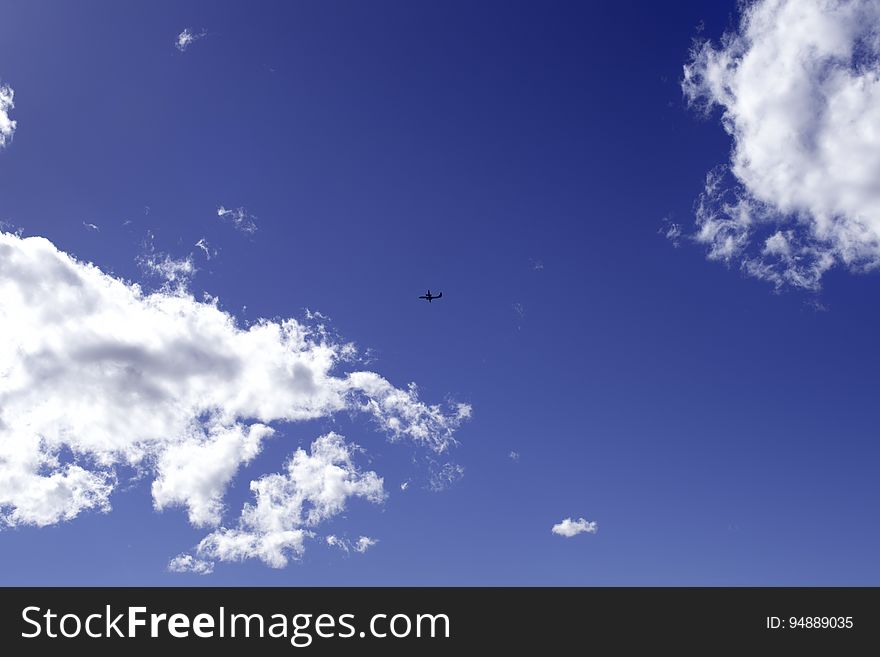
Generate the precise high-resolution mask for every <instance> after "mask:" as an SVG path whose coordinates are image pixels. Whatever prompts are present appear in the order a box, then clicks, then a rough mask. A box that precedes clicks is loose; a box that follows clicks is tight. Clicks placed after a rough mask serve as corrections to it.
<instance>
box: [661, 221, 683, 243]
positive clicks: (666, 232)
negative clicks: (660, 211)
mask: <svg viewBox="0 0 880 657" xmlns="http://www.w3.org/2000/svg"><path fill="white" fill-rule="evenodd" d="M661 221H662V225H661V226H660V228H659V229H658V230H657V234H658V235H662V236H663V237H665V238H666V239H668V240H669V241H670V242H672V246H674V247H675V248H676V249H677V248H678V247H679V246H681V235H682V228H681V224H677V223H675V222H674V221H672V220H671V219H669V218H668V217H664V218H663V219H662V220H661Z"/></svg>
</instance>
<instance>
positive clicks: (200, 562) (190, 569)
mask: <svg viewBox="0 0 880 657" xmlns="http://www.w3.org/2000/svg"><path fill="white" fill-rule="evenodd" d="M168 572H171V573H195V574H196V575H210V574H211V573H213V572H214V562H213V561H205V560H204V559H197V558H196V557H194V556H192V555H191V554H179V555H177V556H176V557H174V558H173V559H172V560H171V561H169V562H168Z"/></svg>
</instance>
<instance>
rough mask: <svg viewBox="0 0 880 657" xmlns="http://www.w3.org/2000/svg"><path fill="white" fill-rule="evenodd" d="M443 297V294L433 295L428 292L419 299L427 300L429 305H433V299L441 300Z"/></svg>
mask: <svg viewBox="0 0 880 657" xmlns="http://www.w3.org/2000/svg"><path fill="white" fill-rule="evenodd" d="M442 296H443V293H442V292H441V293H440V294H431V290H428V293H427V294H426V295H424V296H421V297H419V299H425V300H426V301H427V302H428V303H431V301H432V300H433V299H439V298H440V297H442Z"/></svg>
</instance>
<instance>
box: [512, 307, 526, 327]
mask: <svg viewBox="0 0 880 657" xmlns="http://www.w3.org/2000/svg"><path fill="white" fill-rule="evenodd" d="M512 307H513V312H515V313H516V320H517V321H516V328H517V330H520V329H522V323H523V320H524V319H525V318H526V308H525V306H523V305H522V304H521V303H520V302H519V301H517V302H516V303H514V304H513V306H512Z"/></svg>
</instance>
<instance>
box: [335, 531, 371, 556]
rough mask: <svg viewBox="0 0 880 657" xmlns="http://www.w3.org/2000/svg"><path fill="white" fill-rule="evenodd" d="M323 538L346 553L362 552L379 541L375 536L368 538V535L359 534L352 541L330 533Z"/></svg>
mask: <svg viewBox="0 0 880 657" xmlns="http://www.w3.org/2000/svg"><path fill="white" fill-rule="evenodd" d="M324 540H325V541H326V542H327V545H329V546H331V547H336V548H339V549H340V550H342V551H343V552H345V553H346V554H348V553H349V552H352V551H354V552H357V553H359V554H363V553H364V552H366V551H367V550H369V549H370V548H371V547H373V546H374V545H375V544H376V543H378V542H379V541H378V540H377V539H375V538H370V537H369V536H361V537H360V538H358V540H356V541H355V542H354V543H352V542H351V541H349V540H348V539H347V538H342V537H339V536H334V535H333V534H330V536H328V537H327V538H326V539H324Z"/></svg>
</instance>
